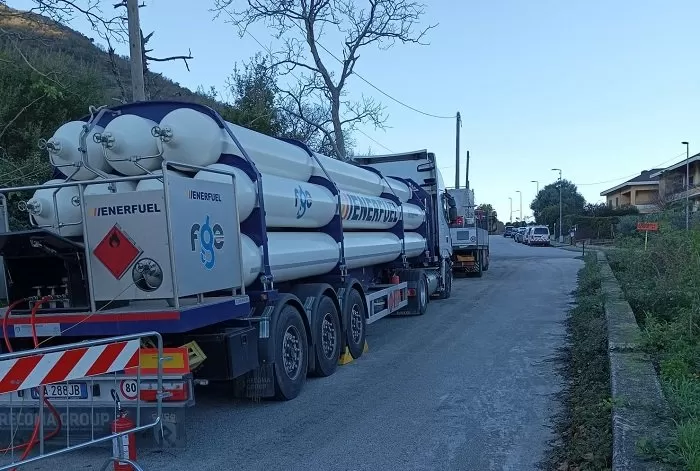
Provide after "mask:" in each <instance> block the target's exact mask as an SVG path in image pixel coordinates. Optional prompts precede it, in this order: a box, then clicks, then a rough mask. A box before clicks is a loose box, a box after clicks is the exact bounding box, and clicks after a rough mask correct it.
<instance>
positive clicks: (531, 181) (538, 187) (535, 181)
mask: <svg viewBox="0 0 700 471" xmlns="http://www.w3.org/2000/svg"><path fill="white" fill-rule="evenodd" d="M530 183H537V193H535V196H537V195H539V194H540V182H538V181H537V180H530Z"/></svg>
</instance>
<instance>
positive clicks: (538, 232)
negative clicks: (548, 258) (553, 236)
mask: <svg viewBox="0 0 700 471" xmlns="http://www.w3.org/2000/svg"><path fill="white" fill-rule="evenodd" d="M528 245H546V246H549V245H551V244H550V241H549V227H547V226H534V227H532V228H531V229H530V234H529V237H528Z"/></svg>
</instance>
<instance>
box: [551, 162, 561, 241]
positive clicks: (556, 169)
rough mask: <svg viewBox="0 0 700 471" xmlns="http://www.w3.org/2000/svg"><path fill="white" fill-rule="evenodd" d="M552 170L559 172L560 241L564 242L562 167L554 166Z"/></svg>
mask: <svg viewBox="0 0 700 471" xmlns="http://www.w3.org/2000/svg"><path fill="white" fill-rule="evenodd" d="M552 171H554V172H559V243H560V244H561V243H563V242H564V237H562V235H561V226H562V222H563V221H562V219H563V216H562V205H561V190H562V188H561V186H562V185H561V183H562V182H561V169H560V168H553V169H552Z"/></svg>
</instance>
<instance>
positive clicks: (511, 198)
mask: <svg viewBox="0 0 700 471" xmlns="http://www.w3.org/2000/svg"><path fill="white" fill-rule="evenodd" d="M508 199H509V200H510V215H509V216H508V220H509V221H510V222H513V197H512V196H509V197H508Z"/></svg>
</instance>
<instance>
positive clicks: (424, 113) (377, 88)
mask: <svg viewBox="0 0 700 471" xmlns="http://www.w3.org/2000/svg"><path fill="white" fill-rule="evenodd" d="M294 25H295V26H296V27H297V28H299V29H300V30H301V32H302V33H304V34H306V31H304V29H303V28H302V27H301V26H299V25H298V24H297V23H294ZM316 44H317V45H318V46H319V47H320V48H321V49H323V50H324V51H326V53H328V55H329V56H331V57H332V58H333V59H335V60H337V61H338V62H339V63H340V64H344V62H343V61H342V60H340V59H339V58H338V56H336V55H335V54H333V53H332V52H331V51H329V50H328V48H326V46H324V45H323V44H321V42H319V41H318V40H316ZM352 75H355V76H357V78H359V79H360V80H362V81H363V82H365V83H366V84H367V85H369V86H370V87H372V88H374V89H375V90H376V91H378V92H379V93H381V94H382V95H384V96H385V97H387V98H389V99H390V100H392V101H395V102H396V103H398V104H399V105H401V106H403V107H405V108H408V109H409V110H411V111H415V112H416V113H419V114H422V115H424V116H428V117H430V118H437V119H454V115H453V116H441V115H437V114H432V113H428V112H427V111H422V110H419V109H418V108H415V107H413V106H411V105H409V104H407V103H404V102H403V101H401V100H399V99H398V98H395V97H393V96H391V95H389V94H388V93H387V92H385V91H384V90H382V89H381V88H379V87H377V86H376V85H374V84H373V83H372V82H370V81H369V80H367V79H366V78H364V77H363V76H362V75H360V74H358V73H357V72H355V71H354V70H353V72H352Z"/></svg>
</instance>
